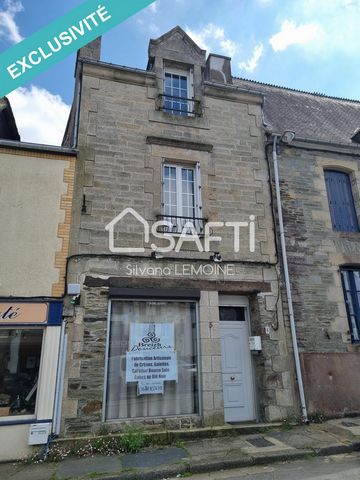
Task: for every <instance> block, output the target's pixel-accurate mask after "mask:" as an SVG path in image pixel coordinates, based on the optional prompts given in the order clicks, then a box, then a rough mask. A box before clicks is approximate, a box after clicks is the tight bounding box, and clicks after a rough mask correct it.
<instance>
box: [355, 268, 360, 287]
mask: <svg viewBox="0 0 360 480" xmlns="http://www.w3.org/2000/svg"><path fill="white" fill-rule="evenodd" d="M353 274H354V279H355V285H356V290H357V291H358V292H359V291H360V272H359V271H357V270H354V271H353Z"/></svg>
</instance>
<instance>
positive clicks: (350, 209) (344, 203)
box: [325, 170, 359, 232]
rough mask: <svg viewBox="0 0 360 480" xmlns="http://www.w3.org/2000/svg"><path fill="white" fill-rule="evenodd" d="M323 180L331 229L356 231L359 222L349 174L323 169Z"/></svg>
mask: <svg viewBox="0 0 360 480" xmlns="http://www.w3.org/2000/svg"><path fill="white" fill-rule="evenodd" d="M325 182H326V191H327V195H328V201H329V209H330V214H331V221H332V225H333V229H334V230H337V231H340V232H358V231H359V224H358V219H357V216H356V210H355V204H354V198H353V194H352V189H351V183H350V177H349V175H348V174H347V173H343V172H338V171H334V170H325Z"/></svg>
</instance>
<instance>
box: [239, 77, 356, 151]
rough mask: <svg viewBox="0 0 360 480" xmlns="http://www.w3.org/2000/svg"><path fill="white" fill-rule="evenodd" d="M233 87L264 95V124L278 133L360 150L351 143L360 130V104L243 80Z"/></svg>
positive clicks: (354, 101)
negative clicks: (292, 132)
mask: <svg viewBox="0 0 360 480" xmlns="http://www.w3.org/2000/svg"><path fill="white" fill-rule="evenodd" d="M233 83H234V85H236V86H239V87H241V88H243V89H246V90H252V91H257V92H260V93H262V94H263V95H264V121H265V123H266V125H267V126H269V127H270V128H271V130H272V131H273V132H275V133H283V132H284V130H293V131H294V132H295V134H296V137H297V138H303V139H308V140H314V141H320V142H325V143H339V144H345V145H347V146H355V147H359V148H360V144H358V143H355V142H353V141H352V140H351V137H352V136H353V135H354V132H355V131H356V130H357V129H358V128H359V127H360V101H356V100H348V99H342V98H336V97H329V96H326V95H322V94H316V93H309V92H302V91H298V90H292V89H290V88H284V87H278V86H274V85H269V84H265V83H260V82H255V81H252V80H246V79H241V78H233Z"/></svg>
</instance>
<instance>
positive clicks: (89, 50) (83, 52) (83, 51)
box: [77, 37, 101, 61]
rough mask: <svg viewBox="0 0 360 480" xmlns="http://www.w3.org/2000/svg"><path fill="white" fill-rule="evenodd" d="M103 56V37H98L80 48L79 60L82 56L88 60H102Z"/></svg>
mask: <svg viewBox="0 0 360 480" xmlns="http://www.w3.org/2000/svg"><path fill="white" fill-rule="evenodd" d="M100 57H101V37H98V38H96V39H95V40H93V41H92V42H90V43H88V44H87V45H85V46H84V47H82V48H80V50H78V57H77V58H78V60H79V59H80V58H83V59H87V60H95V61H100Z"/></svg>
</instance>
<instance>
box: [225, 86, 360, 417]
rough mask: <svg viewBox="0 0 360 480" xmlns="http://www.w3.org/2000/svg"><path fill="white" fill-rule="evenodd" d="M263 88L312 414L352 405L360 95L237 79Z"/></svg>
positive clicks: (358, 358) (355, 405)
mask: <svg viewBox="0 0 360 480" xmlns="http://www.w3.org/2000/svg"><path fill="white" fill-rule="evenodd" d="M234 83H235V84H236V85H238V86H239V87H241V88H245V89H246V88H248V89H250V90H251V91H254V90H255V91H257V92H258V93H261V94H263V95H264V107H263V108H264V121H265V123H266V128H267V131H268V134H269V140H270V142H268V147H267V152H268V155H269V157H271V153H272V146H271V141H272V140H271V138H270V137H271V134H272V133H277V134H280V135H282V134H283V132H284V131H285V130H292V131H293V132H294V133H295V138H294V140H293V141H292V143H291V144H289V145H287V144H285V143H281V142H280V145H279V148H278V161H279V173H280V185H281V197H282V205H283V213H284V224H285V225H284V226H285V236H286V242H287V249H288V261H289V269H290V279H291V286H292V291H293V303H294V312H295V321H296V328H297V338H298V344H299V348H300V352H301V353H300V354H301V363H302V369H303V375H304V384H305V397H306V401H307V406H308V410H309V412H310V414H311V413H316V412H320V413H323V414H326V415H344V414H349V413H358V412H359V411H360V390H359V385H360V382H359V371H360V370H359V362H360V352H359V336H358V328H359V320H360V317H359V308H358V305H359V303H358V287H357V285H358V271H359V262H360V243H359V239H360V234H359V224H358V222H359V218H360V217H359V215H360V200H359V199H360V196H359V195H360V194H359V188H360V183H359V182H360V170H359V168H360V163H359V162H360V145H359V137H358V130H359V124H360V103H359V102H358V101H351V100H346V99H340V98H331V97H326V96H324V95H318V94H311V93H306V92H297V91H293V90H290V89H286V88H279V87H274V86H270V85H264V84H260V83H256V82H251V81H246V80H240V79H236V80H234Z"/></svg>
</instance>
